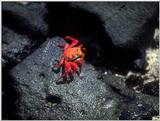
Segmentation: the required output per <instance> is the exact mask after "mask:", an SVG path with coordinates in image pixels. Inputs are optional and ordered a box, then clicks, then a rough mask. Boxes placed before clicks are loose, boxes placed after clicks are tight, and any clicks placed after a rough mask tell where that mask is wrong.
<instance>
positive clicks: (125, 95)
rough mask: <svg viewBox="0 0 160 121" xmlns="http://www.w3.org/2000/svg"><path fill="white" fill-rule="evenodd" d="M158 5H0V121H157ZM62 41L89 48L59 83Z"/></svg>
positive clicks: (72, 3) (86, 3) (69, 3)
mask: <svg viewBox="0 0 160 121" xmlns="http://www.w3.org/2000/svg"><path fill="white" fill-rule="evenodd" d="M158 27H159V4H158V3H156V2H148V3H147V2H139V3H138V2H128V3H127V2H120V3H119V2H114V3H112V2H60V3H59V2H47V3H40V2H2V119H15V120H16V119H48V120H49V119H61V120H63V119H72V120H73V119H74V120H75V119H85V120H87V119H90V120H91V119H92V120H93V119H94V120H98V119H101V120H103V119H105V120H107V119H111V120H117V119H126V120H127V119H128V120H138V119H139V120H141V119H143V120H145V119H157V118H155V117H158V114H159V77H158V75H159V68H158V67H159V62H158V55H159V51H158V48H159V28H158ZM66 35H70V36H73V37H75V38H77V39H79V40H80V41H81V42H83V43H84V45H85V46H86V48H87V52H86V56H85V60H84V64H83V68H82V73H81V76H78V75H77V74H75V75H74V78H73V79H71V80H70V81H69V80H63V81H62V82H63V83H56V79H57V78H58V77H59V76H60V74H61V73H62V72H61V70H59V69H58V70H52V68H51V67H52V65H53V64H55V63H56V61H57V60H59V59H60V55H61V54H62V53H63V50H62V49H60V48H58V47H57V45H58V44H63V43H65V40H64V39H63V38H64V37H65V36H66Z"/></svg>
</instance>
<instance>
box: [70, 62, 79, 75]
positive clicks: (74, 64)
mask: <svg viewBox="0 0 160 121" xmlns="http://www.w3.org/2000/svg"><path fill="white" fill-rule="evenodd" d="M70 65H71V68H72V70H73V71H72V72H71V74H70V76H73V74H74V73H75V72H76V71H77V70H78V66H77V64H76V63H71V64H70Z"/></svg>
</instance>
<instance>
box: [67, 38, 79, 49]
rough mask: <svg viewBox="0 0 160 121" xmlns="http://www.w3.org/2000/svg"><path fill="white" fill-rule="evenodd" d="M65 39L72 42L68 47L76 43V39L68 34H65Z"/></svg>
mask: <svg viewBox="0 0 160 121" xmlns="http://www.w3.org/2000/svg"><path fill="white" fill-rule="evenodd" d="M65 39H66V40H71V41H72V43H71V44H70V45H69V47H74V46H76V45H77V44H78V40H77V39H75V38H73V37H70V36H66V37H65Z"/></svg>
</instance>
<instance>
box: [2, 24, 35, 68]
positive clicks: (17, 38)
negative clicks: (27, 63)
mask: <svg viewBox="0 0 160 121" xmlns="http://www.w3.org/2000/svg"><path fill="white" fill-rule="evenodd" d="M2 34H3V36H2V58H3V59H2V66H3V67H5V66H6V65H7V64H11V63H19V62H21V61H22V58H24V57H23V55H25V54H27V53H29V48H30V47H32V46H33V45H32V44H33V43H32V42H31V40H30V39H29V38H28V37H27V36H23V35H20V34H18V33H16V32H14V31H13V30H11V29H9V28H7V27H5V26H3V27H2Z"/></svg>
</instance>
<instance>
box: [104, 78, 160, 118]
mask: <svg viewBox="0 0 160 121" xmlns="http://www.w3.org/2000/svg"><path fill="white" fill-rule="evenodd" d="M103 80H104V82H105V83H106V84H107V85H108V86H109V87H111V88H112V89H113V91H114V92H116V93H117V94H118V95H120V96H122V100H123V103H121V105H122V108H121V113H120V115H119V119H123V120H124V119H125V120H140V119H143V120H145V119H148V120H151V119H152V116H154V115H158V112H159V98H158V97H155V96H154V95H153V94H152V96H151V95H148V93H147V94H143V93H140V92H137V91H134V90H132V89H130V88H128V87H127V85H126V83H125V78H122V77H121V78H120V77H115V76H113V75H111V76H110V75H107V76H105V77H104V79H103Z"/></svg>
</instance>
